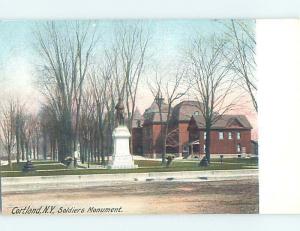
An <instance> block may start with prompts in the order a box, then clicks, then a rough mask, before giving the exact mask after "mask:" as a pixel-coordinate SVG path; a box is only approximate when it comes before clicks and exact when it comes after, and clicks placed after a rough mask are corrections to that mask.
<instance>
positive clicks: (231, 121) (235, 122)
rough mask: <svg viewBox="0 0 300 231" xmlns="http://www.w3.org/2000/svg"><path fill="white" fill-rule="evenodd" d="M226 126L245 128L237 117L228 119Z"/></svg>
mask: <svg viewBox="0 0 300 231" xmlns="http://www.w3.org/2000/svg"><path fill="white" fill-rule="evenodd" d="M226 128H244V126H243V125H242V123H241V122H240V121H239V120H238V119H237V118H231V119H229V120H228V122H227V124H226Z"/></svg>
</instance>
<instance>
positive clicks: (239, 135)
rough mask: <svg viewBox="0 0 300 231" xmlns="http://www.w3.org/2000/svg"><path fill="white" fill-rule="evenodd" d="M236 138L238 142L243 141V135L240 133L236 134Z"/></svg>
mask: <svg viewBox="0 0 300 231" xmlns="http://www.w3.org/2000/svg"><path fill="white" fill-rule="evenodd" d="M236 138H237V139H238V140H240V139H241V133H240V132H237V133H236Z"/></svg>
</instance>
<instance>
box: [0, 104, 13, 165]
mask: <svg viewBox="0 0 300 231" xmlns="http://www.w3.org/2000/svg"><path fill="white" fill-rule="evenodd" d="M16 111H17V106H16V102H15V101H14V100H12V99H9V100H8V101H7V102H6V103H3V104H2V107H1V119H0V141H1V143H2V146H3V147H4V150H5V152H6V154H7V160H8V164H9V166H10V167H12V152H13V149H14V146H15V142H16V140H15V119H16Z"/></svg>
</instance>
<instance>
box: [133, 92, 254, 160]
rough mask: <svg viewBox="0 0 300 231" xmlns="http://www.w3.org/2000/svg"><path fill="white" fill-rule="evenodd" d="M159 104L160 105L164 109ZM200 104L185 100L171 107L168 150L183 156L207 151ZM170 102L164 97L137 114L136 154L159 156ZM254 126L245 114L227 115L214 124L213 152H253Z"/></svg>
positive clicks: (134, 143) (134, 136) (232, 153)
mask: <svg viewBox="0 0 300 231" xmlns="http://www.w3.org/2000/svg"><path fill="white" fill-rule="evenodd" d="M158 105H161V107H160V108H161V112H160V110H159V107H158ZM201 107H202V105H201V103H199V102H198V101H191V100H188V101H182V102H180V103H179V104H177V105H175V107H174V108H171V113H170V118H169V129H168V137H167V148H166V149H167V153H173V154H178V155H179V156H181V155H184V156H186V155H191V154H192V155H201V154H204V144H205V142H204V141H205V140H204V138H205V127H204V126H203V124H204V122H203V117H202V116H201ZM167 114H168V105H167V104H166V103H165V102H164V100H163V99H162V98H155V100H154V102H153V103H152V104H151V106H150V107H149V108H147V109H146V110H145V112H144V114H143V116H141V115H140V113H136V115H135V122H134V124H133V131H132V139H133V141H132V142H133V153H134V154H139V155H144V156H148V157H154V158H155V157H160V156H161V153H162V148H163V143H162V138H161V128H162V126H166V121H167ZM251 129H252V127H251V125H250V123H249V121H248V120H247V118H246V116H244V115H224V116H222V118H221V119H220V120H218V121H217V122H216V123H215V124H214V125H213V127H212V131H211V153H212V154H218V155H220V154H226V155H227V156H229V155H235V156H237V155H238V154H241V153H248V154H250V153H251Z"/></svg>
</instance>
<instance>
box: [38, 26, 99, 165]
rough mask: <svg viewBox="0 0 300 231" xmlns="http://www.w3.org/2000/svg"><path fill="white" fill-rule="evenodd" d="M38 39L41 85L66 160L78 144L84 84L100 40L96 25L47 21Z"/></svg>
mask: <svg viewBox="0 0 300 231" xmlns="http://www.w3.org/2000/svg"><path fill="white" fill-rule="evenodd" d="M35 38H36V42H37V51H38V54H39V56H40V60H41V64H40V68H39V73H40V75H39V79H38V83H39V87H40V90H41V92H42V93H43V94H44V95H45V96H46V97H47V99H48V102H49V103H50V104H49V105H50V106H51V108H52V109H51V110H52V111H53V112H54V113H55V117H56V118H57V122H58V126H57V128H59V131H58V134H57V135H58V155H59V160H60V161H63V160H64V158H65V157H66V156H68V155H74V151H75V150H76V147H77V145H76V144H77V133H78V121H79V114H80V108H81V101H82V92H83V84H84V80H85V77H86V75H87V72H88V67H89V63H90V58H91V56H92V55H93V50H94V47H95V45H96V42H97V37H96V28H95V26H94V24H93V23H92V22H91V21H87V22H77V21H76V22H54V21H51V22H46V23H44V24H40V25H39V26H38V27H37V30H36V33H35Z"/></svg>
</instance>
